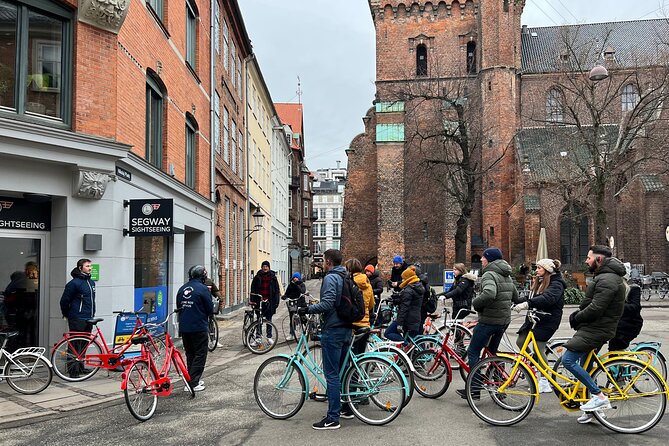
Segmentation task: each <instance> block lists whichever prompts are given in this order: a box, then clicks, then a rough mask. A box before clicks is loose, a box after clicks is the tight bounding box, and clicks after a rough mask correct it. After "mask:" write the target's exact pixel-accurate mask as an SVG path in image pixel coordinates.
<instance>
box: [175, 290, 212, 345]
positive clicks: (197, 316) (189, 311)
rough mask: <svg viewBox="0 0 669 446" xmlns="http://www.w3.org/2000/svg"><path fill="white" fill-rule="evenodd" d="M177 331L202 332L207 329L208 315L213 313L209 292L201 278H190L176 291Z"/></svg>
mask: <svg viewBox="0 0 669 446" xmlns="http://www.w3.org/2000/svg"><path fill="white" fill-rule="evenodd" d="M177 308H181V312H180V313H179V331H180V332H181V333H202V332H207V331H209V315H211V314H213V313H214V307H213V305H212V303H211V293H210V292H209V289H208V288H207V286H206V285H205V284H204V283H203V282H202V280H201V279H191V280H189V281H188V282H186V283H185V284H184V285H182V286H181V288H179V291H177Z"/></svg>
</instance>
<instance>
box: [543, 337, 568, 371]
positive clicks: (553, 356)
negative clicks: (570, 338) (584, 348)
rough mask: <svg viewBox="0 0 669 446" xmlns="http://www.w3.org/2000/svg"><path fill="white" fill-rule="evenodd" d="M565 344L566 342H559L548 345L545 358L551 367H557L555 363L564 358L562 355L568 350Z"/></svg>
mask: <svg viewBox="0 0 669 446" xmlns="http://www.w3.org/2000/svg"><path fill="white" fill-rule="evenodd" d="M564 344H565V342H559V343H555V344H552V345H546V350H545V351H544V359H545V360H546V363H547V364H548V366H549V367H550V368H552V369H555V367H554V366H555V364H556V363H557V361H558V360H559V359H560V358H562V355H564V352H565V351H566V350H567V348H566V347H565V346H564Z"/></svg>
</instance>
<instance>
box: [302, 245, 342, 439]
mask: <svg viewBox="0 0 669 446" xmlns="http://www.w3.org/2000/svg"><path fill="white" fill-rule="evenodd" d="M341 261H342V255H341V252H340V251H339V250H338V249H328V250H327V251H325V252H324V253H323V269H324V271H326V275H325V277H324V278H323V282H322V284H321V291H320V302H319V303H317V304H315V305H310V306H308V307H307V308H298V310H297V312H298V314H300V315H303V314H322V315H323V316H322V317H323V325H322V327H321V349H322V355H323V372H324V373H325V380H326V382H327V397H328V412H327V415H326V416H325V418H323V419H322V420H321V421H319V422H317V423H314V424H313V425H312V427H313V428H314V429H318V430H324V429H339V428H340V427H341V425H340V424H339V417H340V413H341V379H340V377H339V371H340V370H341V365H342V362H343V361H344V360H345V359H346V355H347V349H348V348H349V345H350V344H351V333H352V332H351V326H350V325H349V324H346V323H344V322H343V321H342V320H341V319H340V318H339V316H338V315H337V309H336V304H337V301H339V300H340V299H341V295H342V290H343V288H344V277H346V274H347V273H346V269H345V268H344V267H343V266H342V265H341Z"/></svg>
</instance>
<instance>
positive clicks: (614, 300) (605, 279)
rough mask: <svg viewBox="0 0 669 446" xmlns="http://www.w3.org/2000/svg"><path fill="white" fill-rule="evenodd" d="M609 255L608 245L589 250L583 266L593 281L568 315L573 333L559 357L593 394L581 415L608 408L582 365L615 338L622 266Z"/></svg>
mask: <svg viewBox="0 0 669 446" xmlns="http://www.w3.org/2000/svg"><path fill="white" fill-rule="evenodd" d="M611 255H612V253H611V250H610V249H609V248H608V247H607V246H603V245H595V246H591V247H590V251H588V257H587V258H586V259H585V263H586V264H587V265H588V268H589V269H590V272H592V273H594V278H593V279H592V283H590V285H588V289H587V290H586V291H585V299H583V302H581V304H580V305H579V307H578V310H576V311H574V312H573V313H572V314H571V315H570V316H569V325H570V326H571V328H573V329H574V330H576V333H575V334H574V336H573V337H572V338H571V339H570V340H569V341H567V343H566V344H565V347H566V349H567V351H566V352H565V353H564V355H563V356H562V363H563V364H564V367H565V368H566V369H567V370H569V371H570V372H571V373H572V374H573V375H574V376H575V377H576V378H577V379H578V380H579V381H581V382H582V383H583V384H584V385H585V387H587V388H588V390H589V391H590V394H591V395H592V398H591V399H590V401H588V402H587V403H585V404H583V405H581V410H582V411H583V412H594V411H596V410H602V409H610V408H611V404H610V403H609V399H608V397H607V396H606V395H604V393H603V392H602V391H601V389H600V388H599V386H598V385H597V383H596V382H595V381H594V380H593V379H592V377H591V376H590V375H589V374H588V372H587V371H586V370H585V369H584V368H583V366H582V365H581V362H582V361H583V360H585V358H586V357H587V356H588V354H589V353H590V352H591V351H592V350H599V349H600V348H601V347H602V345H604V344H605V343H606V342H607V341H608V340H609V339H611V338H612V337H613V336H615V334H616V328H617V327H618V321H619V320H620V316H622V314H623V309H624V307H625V291H626V290H625V286H624V285H623V276H624V275H625V273H626V270H625V265H623V264H622V262H621V261H620V260H618V259H616V258H615V257H611ZM586 417H587V414H586V413H584V414H583V415H581V418H579V422H582V421H581V419H585V418H586Z"/></svg>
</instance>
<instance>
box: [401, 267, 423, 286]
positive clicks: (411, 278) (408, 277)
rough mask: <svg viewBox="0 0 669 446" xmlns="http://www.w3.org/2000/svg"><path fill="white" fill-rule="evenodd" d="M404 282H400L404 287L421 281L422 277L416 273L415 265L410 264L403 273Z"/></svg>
mask: <svg viewBox="0 0 669 446" xmlns="http://www.w3.org/2000/svg"><path fill="white" fill-rule="evenodd" d="M402 279H404V280H403V281H402V283H400V288H401V289H404V287H406V286H408V285H411V284H413V283H417V282H420V279H419V278H418V276H417V275H416V268H415V267H414V266H410V267H408V268H407V269H405V270H404V272H403V273H402Z"/></svg>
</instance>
